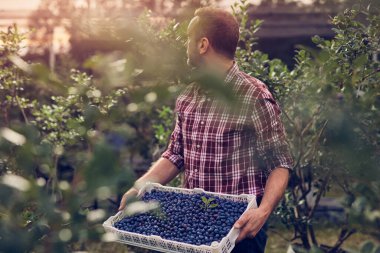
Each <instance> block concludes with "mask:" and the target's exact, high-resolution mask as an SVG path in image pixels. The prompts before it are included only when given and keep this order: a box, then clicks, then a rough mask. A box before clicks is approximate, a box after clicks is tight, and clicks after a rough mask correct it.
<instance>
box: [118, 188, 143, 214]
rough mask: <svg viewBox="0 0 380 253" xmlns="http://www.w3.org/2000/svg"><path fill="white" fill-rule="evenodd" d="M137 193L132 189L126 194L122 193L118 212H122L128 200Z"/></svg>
mask: <svg viewBox="0 0 380 253" xmlns="http://www.w3.org/2000/svg"><path fill="white" fill-rule="evenodd" d="M137 193H138V191H137V189H136V188H133V187H132V188H131V189H129V190H128V191H127V192H126V193H124V195H123V198H122V199H121V201H120V206H119V211H121V210H123V209H124V208H125V206H126V205H127V201H128V199H130V198H132V197H135V196H137Z"/></svg>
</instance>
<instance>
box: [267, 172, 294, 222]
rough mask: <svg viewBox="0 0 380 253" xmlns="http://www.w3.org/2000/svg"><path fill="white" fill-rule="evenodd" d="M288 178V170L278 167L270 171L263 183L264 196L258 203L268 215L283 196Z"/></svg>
mask: <svg viewBox="0 0 380 253" xmlns="http://www.w3.org/2000/svg"><path fill="white" fill-rule="evenodd" d="M288 180H289V170H288V169H286V168H281V167H279V168H276V169H274V170H273V171H272V172H271V173H270V175H269V178H268V180H267V183H266V185H265V190H264V196H263V199H262V201H261V204H260V209H261V210H262V211H263V212H264V213H266V214H267V215H268V216H269V215H270V214H271V213H272V211H273V209H274V208H275V207H276V206H277V205H278V202H279V201H280V200H281V198H282V197H283V196H284V193H285V190H286V187H287V185H288Z"/></svg>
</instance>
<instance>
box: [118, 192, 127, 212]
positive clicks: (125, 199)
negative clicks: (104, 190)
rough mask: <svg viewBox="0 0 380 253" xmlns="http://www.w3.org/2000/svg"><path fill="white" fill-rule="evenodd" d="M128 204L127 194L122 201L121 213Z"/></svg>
mask: <svg viewBox="0 0 380 253" xmlns="http://www.w3.org/2000/svg"><path fill="white" fill-rule="evenodd" d="M126 204H127V194H124V195H123V198H122V199H121V201H120V206H119V211H121V210H123V209H124V207H125V206H126Z"/></svg>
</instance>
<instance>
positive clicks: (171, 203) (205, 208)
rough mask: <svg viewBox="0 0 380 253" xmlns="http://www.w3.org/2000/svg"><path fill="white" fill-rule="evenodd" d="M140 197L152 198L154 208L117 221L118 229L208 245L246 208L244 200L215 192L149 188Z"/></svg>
mask: <svg viewBox="0 0 380 253" xmlns="http://www.w3.org/2000/svg"><path fill="white" fill-rule="evenodd" d="M142 200H143V201H151V200H155V201H158V202H159V203H160V207H159V208H158V209H155V210H153V211H149V212H146V213H140V214H136V215H132V216H127V217H125V218H124V219H122V220H120V221H118V222H116V223H115V224H114V226H115V227H116V228H117V229H120V230H125V231H129V232H134V233H138V234H143V235H158V236H161V237H162V238H164V239H167V240H173V241H178V242H184V243H189V244H193V245H211V243H212V242H214V241H217V242H220V240H221V239H222V238H223V237H225V236H226V235H227V233H228V232H229V231H230V229H231V228H232V226H233V224H234V223H235V222H236V221H237V219H238V218H239V217H240V216H241V214H242V213H243V212H244V211H245V209H246V208H247V203H244V202H235V201H232V200H227V199H223V198H219V197H217V196H213V195H208V194H205V193H202V194H194V195H189V194H184V193H175V192H165V191H158V190H152V191H151V192H150V193H148V192H147V193H145V194H144V196H143V197H142Z"/></svg>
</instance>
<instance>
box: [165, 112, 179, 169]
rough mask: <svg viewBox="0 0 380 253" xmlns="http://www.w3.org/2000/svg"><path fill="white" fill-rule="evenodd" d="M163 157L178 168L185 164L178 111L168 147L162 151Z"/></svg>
mask: <svg viewBox="0 0 380 253" xmlns="http://www.w3.org/2000/svg"><path fill="white" fill-rule="evenodd" d="M161 157H163V158H166V159H168V160H169V161H171V162H172V163H173V164H174V165H175V166H176V167H177V168H178V169H182V167H183V165H184V159H183V141H182V130H181V120H180V116H179V114H178V113H177V117H176V123H175V127H174V130H173V132H172V134H171V136H170V142H169V145H168V148H167V149H166V151H165V152H164V153H162V155H161Z"/></svg>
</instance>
